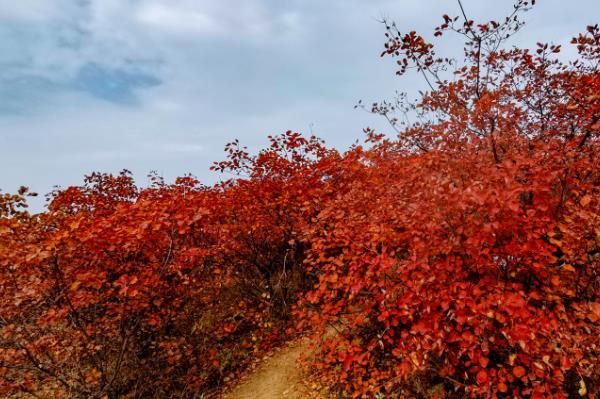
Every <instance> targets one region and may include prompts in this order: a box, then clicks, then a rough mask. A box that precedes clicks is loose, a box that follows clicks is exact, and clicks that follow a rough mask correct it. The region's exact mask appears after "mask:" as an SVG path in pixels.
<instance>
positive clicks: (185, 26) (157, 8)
mask: <svg viewBox="0 0 600 399" xmlns="http://www.w3.org/2000/svg"><path fill="white" fill-rule="evenodd" d="M138 18H139V20H140V21H141V22H143V23H145V24H148V25H150V26H151V27H153V28H158V29H162V30H166V31H170V32H175V33H180V34H189V33H208V34H214V33H220V32H221V30H222V29H223V26H220V25H219V24H218V23H217V21H216V20H215V19H213V18H211V17H210V16H208V15H206V14H205V13H202V12H200V11H197V10H186V9H184V8H179V9H178V8H176V7H170V6H167V5H165V4H158V3H155V4H148V5H147V6H145V7H143V8H142V9H141V10H140V12H139V14H138Z"/></svg>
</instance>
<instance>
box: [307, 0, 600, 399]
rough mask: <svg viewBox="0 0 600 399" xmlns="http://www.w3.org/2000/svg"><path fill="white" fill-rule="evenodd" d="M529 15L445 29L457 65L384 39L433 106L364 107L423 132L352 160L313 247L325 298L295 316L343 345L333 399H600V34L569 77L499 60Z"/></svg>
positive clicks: (323, 354) (540, 64)
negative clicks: (457, 54) (456, 41)
mask: <svg viewBox="0 0 600 399" xmlns="http://www.w3.org/2000/svg"><path fill="white" fill-rule="evenodd" d="M526 8H528V4H527V2H526V1H521V2H519V3H517V5H516V7H515V14H513V15H511V16H510V17H509V18H507V19H506V20H505V21H503V22H495V21H492V22H489V23H485V24H476V23H474V22H473V21H470V20H468V19H465V20H464V21H462V22H458V21H459V18H458V17H457V18H450V17H448V16H444V23H443V24H442V25H441V26H440V27H439V28H437V29H436V31H435V36H441V35H443V34H445V33H446V32H448V31H454V32H457V33H459V34H461V35H464V36H465V37H466V38H467V43H466V46H465V60H466V62H465V66H457V65H455V64H453V63H451V62H449V61H448V60H445V59H443V58H437V57H436V55H435V52H434V47H433V45H431V44H429V43H427V42H426V41H425V39H424V38H423V37H421V36H419V35H417V34H416V33H414V32H411V33H408V34H402V33H401V32H400V31H399V30H398V29H397V27H396V26H395V25H393V24H387V25H386V26H387V31H388V34H387V37H388V42H387V44H386V46H385V51H384V54H387V55H391V56H393V57H397V58H398V59H399V61H398V64H399V65H400V71H399V74H403V73H404V72H406V70H407V69H408V68H415V69H417V71H418V72H420V73H422V74H423V76H424V77H425V79H427V82H428V83H429V84H430V85H431V91H430V92H428V93H426V94H424V95H423V97H422V98H421V99H420V100H419V101H417V102H416V103H408V104H407V103H404V102H402V100H403V98H400V99H399V100H398V101H397V102H396V103H389V102H384V103H381V104H374V105H373V108H372V111H373V112H375V113H379V114H382V115H384V116H385V117H387V118H388V120H390V121H391V122H392V124H394V125H395V127H397V126H398V123H397V120H396V119H394V118H393V117H392V116H390V115H391V112H392V111H401V112H406V113H407V114H409V116H412V117H415V118H416V119H417V120H418V122H416V123H413V124H409V125H405V126H403V127H401V128H402V130H400V128H398V129H399V131H400V135H399V137H398V139H397V140H395V141H389V140H386V139H384V138H383V137H381V136H377V135H375V134H373V133H371V136H370V138H371V139H372V140H373V141H374V145H373V147H372V148H371V149H369V150H368V151H364V152H361V151H360V150H359V149H356V150H354V151H351V152H352V155H350V154H349V155H347V156H346V158H347V160H348V162H347V163H346V164H340V167H341V168H345V171H344V172H339V173H341V175H343V176H345V177H346V181H345V182H344V185H343V186H344V189H343V190H341V191H339V194H338V195H337V196H336V197H335V198H334V199H333V200H332V201H330V202H329V203H328V205H327V206H326V207H325V208H324V209H323V210H322V211H321V212H320V213H319V215H318V217H317V221H316V222H315V223H314V224H313V225H312V226H311V227H310V228H309V230H308V231H307V236H306V241H307V242H310V243H311V251H310V253H309V254H308V257H307V260H306V263H307V264H308V265H309V268H311V270H314V272H315V273H317V274H318V278H319V281H318V283H317V284H315V286H314V289H313V290H311V292H309V293H307V295H306V297H305V301H304V304H305V306H304V308H303V309H301V310H299V314H300V315H301V316H303V318H304V321H303V322H302V324H303V323H309V324H311V325H313V326H317V330H318V331H321V332H323V331H325V330H326V329H327V328H331V327H333V328H335V329H336V330H338V333H337V334H335V335H334V337H333V338H330V339H329V340H326V341H325V343H323V344H321V347H320V348H317V355H316V356H314V357H313V364H312V365H313V367H317V368H318V369H319V370H320V376H321V378H322V379H323V380H324V381H325V382H327V383H328V384H330V385H333V386H334V387H335V389H334V392H337V393H338V394H339V395H341V396H342V397H369V398H370V397H386V398H387V397H392V398H394V397H419V398H425V397H440V398H441V397H452V398H454V397H456V398H460V397H479V398H514V397H520V398H566V397H585V396H586V395H589V396H590V397H594V395H598V393H599V392H600V385H599V379H600V369H599V365H600V324H599V322H600V302H599V298H598V292H599V290H600V278H599V263H600V213H599V209H600V156H599V154H600V147H599V144H600V143H599V141H598V136H599V132H600V122H599V118H600V95H599V93H600V74H599V73H598V69H597V68H598V65H599V62H600V31H599V30H598V26H592V27H589V28H588V29H587V32H586V34H584V35H581V36H579V37H578V38H575V39H573V42H574V43H576V44H577V46H578V50H579V54H580V58H579V59H578V60H577V61H575V62H572V63H569V64H564V63H561V62H559V61H558V60H556V59H555V58H553V55H555V54H557V53H559V48H558V47H556V46H549V45H546V44H538V48H537V50H536V52H535V53H534V54H532V53H530V52H529V51H527V50H520V49H514V48H513V49H510V50H503V49H502V47H501V44H502V42H503V40H504V39H505V38H506V37H507V36H510V35H511V34H512V33H514V32H515V31H516V30H518V29H519V28H520V26H521V25H520V23H519V20H518V18H517V16H518V13H519V12H520V11H522V10H524V9H526ZM465 18H466V17H465ZM444 74H446V75H448V74H450V75H451V76H452V77H451V78H444V77H443V76H444ZM336 188H337V187H335V186H334V187H332V189H336ZM330 326H331V327H330Z"/></svg>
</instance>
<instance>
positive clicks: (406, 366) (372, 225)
mask: <svg viewBox="0 0 600 399" xmlns="http://www.w3.org/2000/svg"><path fill="white" fill-rule="evenodd" d="M530 3H531V1H526V0H519V1H517V3H516V5H515V11H514V13H513V14H512V15H510V16H509V17H508V18H506V19H505V20H502V21H499V22H496V21H491V22H488V23H484V24H478V23H475V22H473V21H471V20H469V19H468V18H467V16H466V13H465V12H464V10H463V12H462V14H463V15H462V17H460V18H458V17H456V18H453V17H449V16H444V20H443V23H442V25H440V26H439V27H438V28H437V29H436V30H435V32H434V36H436V37H439V36H444V35H445V34H446V33H449V32H455V33H458V34H459V35H461V36H462V37H464V38H466V43H465V62H464V63H462V64H459V63H457V62H456V61H453V60H450V59H447V58H444V57H440V56H438V55H436V53H435V47H434V46H433V45H432V44H430V43H428V42H427V41H426V40H425V38H423V37H422V36H419V35H418V34H417V33H415V32H409V33H402V32H400V31H399V29H398V28H397V27H396V26H395V25H394V24H386V28H387V38H388V41H387V43H386V46H385V51H384V53H383V55H388V56H392V57H396V58H397V60H398V65H399V71H398V73H399V74H400V75H402V74H404V73H406V72H407V71H408V70H415V71H416V72H417V73H419V74H421V75H422V76H423V77H424V79H425V82H426V84H428V86H429V91H428V92H426V93H424V94H423V95H422V96H421V97H420V98H419V99H418V100H416V101H414V102H411V101H407V100H406V98H407V97H406V96H400V97H399V98H398V99H396V100H395V101H392V102H386V101H384V102H381V103H375V104H373V106H372V107H371V108H369V109H368V111H371V112H374V113H376V114H380V115H383V116H384V117H385V118H387V119H388V120H389V121H390V123H391V127H392V128H394V129H395V130H396V131H397V132H398V137H397V138H395V139H390V138H386V136H383V135H379V134H376V133H375V132H373V131H371V130H368V129H367V140H366V141H365V143H364V144H363V145H355V146H353V147H351V148H350V149H349V150H347V151H346V152H344V153H340V152H338V151H336V150H334V149H329V148H327V147H326V146H325V145H324V144H323V142H322V141H320V140H318V139H316V138H314V137H311V138H304V137H302V136H301V135H299V134H298V133H292V132H286V133H284V134H282V135H279V136H274V137H270V146H269V147H268V148H266V149H264V150H262V151H260V152H259V153H258V154H257V155H251V154H249V153H248V152H247V150H246V149H245V148H244V147H241V146H240V145H239V143H238V142H237V141H236V142H234V143H231V144H228V145H227V146H226V152H227V159H226V160H225V161H223V162H218V163H216V164H215V165H214V167H213V169H214V170H216V171H218V172H227V173H232V174H233V175H235V178H232V179H231V180H227V181H224V182H221V183H219V184H216V185H213V186H204V185H202V184H200V183H199V182H198V181H197V180H196V179H195V178H193V177H192V176H186V177H183V178H180V179H178V180H177V181H175V182H174V183H172V184H168V183H166V182H164V181H163V180H162V179H160V178H158V177H156V176H153V175H152V176H151V181H152V184H151V185H150V187H147V188H139V187H137V186H136V185H135V183H134V181H133V179H132V177H131V175H130V173H129V172H127V171H123V172H122V173H121V174H119V175H117V176H113V175H108V174H99V173H94V174H91V175H90V176H87V177H86V178H85V181H84V183H83V185H82V186H79V187H70V188H67V189H65V190H58V191H56V192H54V193H52V194H51V196H50V199H51V201H50V203H49V206H48V210H47V211H45V212H42V213H40V214H36V215H32V214H30V213H28V212H26V210H25V207H26V196H27V195H28V192H27V190H26V189H25V188H22V189H21V190H20V191H19V192H18V193H17V194H15V195H10V194H3V195H2V196H0V396H3V397H7V398H22V397H36V398H98V399H100V398H107V399H108V398H111V399H112V398H175V397H177V398H199V397H210V396H212V395H217V394H218V393H219V391H220V388H222V384H223V382H224V381H226V380H228V379H231V378H232V377H234V376H236V375H237V373H238V372H240V371H241V370H243V369H244V368H245V367H246V366H247V365H248V364H249V362H250V361H252V360H253V359H255V358H257V357H259V356H261V355H262V353H264V352H265V351H266V350H268V349H269V348H271V347H272V346H274V345H277V344H278V343H279V342H281V341H282V340H283V339H285V338H286V333H291V332H292V329H291V328H290V326H291V325H297V327H298V328H299V329H300V330H309V331H312V332H314V333H316V334H317V335H321V336H323V337H325V338H323V339H322V340H318V341H315V342H317V343H318V344H319V345H317V346H316V348H315V352H314V353H312V354H311V355H310V356H309V358H308V360H309V361H310V365H311V367H312V368H313V370H315V371H316V373H315V376H316V378H318V379H320V381H321V382H322V383H323V384H326V385H327V386H328V387H329V388H330V389H329V394H331V395H333V396H336V395H337V396H338V397H361V398H384V397H385V398H434V397H438V398H462V397H474V398H515V397H516V398H575V397H586V396H587V397H595V396H597V395H599V393H600V372H599V365H600V338H599V337H600V298H599V297H598V292H600V277H599V267H598V266H599V262H600V212H599V209H600V156H599V154H600V140H599V134H600V74H599V71H598V68H599V65H600V30H599V28H598V26H590V27H588V28H587V31H586V32H585V33H583V34H581V35H579V36H578V37H576V38H575V39H573V43H574V44H575V45H576V46H577V50H578V54H579V56H578V58H577V60H576V61H573V62H570V63H565V62H564V61H559V59H558V58H557V57H559V55H560V48H559V46H553V45H546V44H541V43H540V44H538V47H537V49H536V50H535V51H528V50H523V49H518V48H510V49H507V48H505V46H503V44H504V41H505V40H506V39H507V38H510V36H511V35H512V34H513V33H515V32H516V31H517V30H519V29H520V28H521V26H522V24H521V22H520V20H519V18H518V17H519V15H520V13H521V12H522V11H524V10H527V9H529V8H530V6H531V4H530ZM459 4H460V2H459ZM461 9H462V5H461ZM398 113H400V114H401V115H398ZM402 114H403V115H402ZM409 120H412V121H413V122H412V123H409V122H408V121H409ZM402 121H406V122H402ZM332 330H334V331H335V332H334V333H333V334H332V333H331V331H332Z"/></svg>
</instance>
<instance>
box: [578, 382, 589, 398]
mask: <svg viewBox="0 0 600 399" xmlns="http://www.w3.org/2000/svg"><path fill="white" fill-rule="evenodd" d="M577 393H579V396H585V395H587V388H586V386H585V381H583V379H581V380H579V391H577Z"/></svg>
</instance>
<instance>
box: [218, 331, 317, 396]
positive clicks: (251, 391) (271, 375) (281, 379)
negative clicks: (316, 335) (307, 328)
mask: <svg viewBox="0 0 600 399" xmlns="http://www.w3.org/2000/svg"><path fill="white" fill-rule="evenodd" d="M305 349H306V341H297V342H295V343H293V344H292V345H290V346H288V347H286V348H283V349H281V350H280V351H279V352H277V353H275V354H274V355H273V356H272V357H270V358H268V359H266V360H264V362H263V363H262V364H261V365H260V366H259V367H258V368H257V369H256V370H255V371H254V372H253V373H252V374H251V375H250V376H249V377H248V379H246V380H245V381H243V382H241V383H240V384H239V385H238V386H236V387H235V388H234V389H233V391H232V392H231V393H229V394H227V395H225V399H279V398H288V399H305V398H308V396H307V395H306V394H305V393H304V389H303V386H302V384H301V380H302V370H301V367H300V365H299V363H298V356H300V354H301V353H302V352H303V351H304V350H305Z"/></svg>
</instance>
